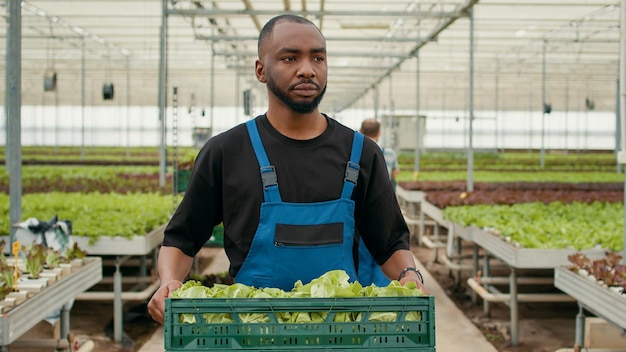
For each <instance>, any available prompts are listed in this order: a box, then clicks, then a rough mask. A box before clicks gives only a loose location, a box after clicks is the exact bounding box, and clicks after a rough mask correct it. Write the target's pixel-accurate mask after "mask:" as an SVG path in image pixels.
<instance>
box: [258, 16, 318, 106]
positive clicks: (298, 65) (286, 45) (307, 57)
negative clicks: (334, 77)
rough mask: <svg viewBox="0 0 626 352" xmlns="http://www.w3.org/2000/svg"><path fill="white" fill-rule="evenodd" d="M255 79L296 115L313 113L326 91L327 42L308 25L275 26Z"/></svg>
mask: <svg viewBox="0 0 626 352" xmlns="http://www.w3.org/2000/svg"><path fill="white" fill-rule="evenodd" d="M260 61H262V62H257V77H258V78H259V80H260V81H261V82H265V83H267V87H268V89H269V91H270V92H271V95H270V99H272V95H273V96H274V97H275V98H276V99H277V100H278V101H280V102H281V103H282V104H284V105H285V106H287V107H288V108H289V109H291V110H292V111H294V112H296V113H300V114H306V113H311V112H313V111H314V110H315V109H316V108H317V107H318V106H319V103H320V102H321V101H322V98H323V96H324V92H325V91H326V75H327V70H328V67H327V63H326V42H325V40H324V38H323V37H322V35H321V33H320V32H319V30H318V29H317V28H316V27H314V26H312V25H309V24H298V23H291V22H282V23H278V24H276V26H275V27H274V31H273V34H272V37H271V38H270V39H269V40H267V41H266V43H265V44H264V45H263V47H262V50H261V53H260Z"/></svg>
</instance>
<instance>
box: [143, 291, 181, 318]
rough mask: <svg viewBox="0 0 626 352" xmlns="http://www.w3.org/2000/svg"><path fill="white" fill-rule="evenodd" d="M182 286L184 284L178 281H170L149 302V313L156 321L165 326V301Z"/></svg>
mask: <svg viewBox="0 0 626 352" xmlns="http://www.w3.org/2000/svg"><path fill="white" fill-rule="evenodd" d="M182 285H183V283H182V282H180V281H178V280H170V281H168V282H166V283H164V284H163V285H161V287H159V289H158V290H157V291H156V292H155V293H154V295H152V298H151V299H150V302H148V313H150V316H151V317H152V319H154V321H156V322H157V323H160V324H163V320H164V313H165V299H166V298H167V297H169V296H170V293H171V292H172V291H175V290H176V289H177V288H179V287H181V286H182Z"/></svg>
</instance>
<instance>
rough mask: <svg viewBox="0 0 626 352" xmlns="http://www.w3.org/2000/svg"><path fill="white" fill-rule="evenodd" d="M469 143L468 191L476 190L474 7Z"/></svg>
mask: <svg viewBox="0 0 626 352" xmlns="http://www.w3.org/2000/svg"><path fill="white" fill-rule="evenodd" d="M469 22H470V51H469V55H470V62H469V136H468V137H469V145H468V148H467V191H468V192H472V191H474V149H473V148H474V9H469Z"/></svg>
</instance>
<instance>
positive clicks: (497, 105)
mask: <svg viewBox="0 0 626 352" xmlns="http://www.w3.org/2000/svg"><path fill="white" fill-rule="evenodd" d="M495 90H496V91H495V98H494V101H495V106H494V108H493V110H494V112H493V113H494V120H495V138H496V152H497V151H498V150H499V149H500V148H499V143H498V142H499V130H498V110H499V109H500V60H499V59H498V60H497V61H496V83H495Z"/></svg>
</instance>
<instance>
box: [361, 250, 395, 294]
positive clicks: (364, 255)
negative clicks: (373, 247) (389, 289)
mask: <svg viewBox="0 0 626 352" xmlns="http://www.w3.org/2000/svg"><path fill="white" fill-rule="evenodd" d="M390 282H391V280H389V278H388V277H387V276H385V274H384V273H383V271H382V270H381V269H380V265H378V263H376V261H375V260H374V257H372V255H371V254H370V251H369V250H368V249H367V247H365V243H363V241H360V242H359V283H360V284H361V285H363V286H369V285H371V284H374V285H376V286H378V287H385V286H388V285H389V283H390Z"/></svg>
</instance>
